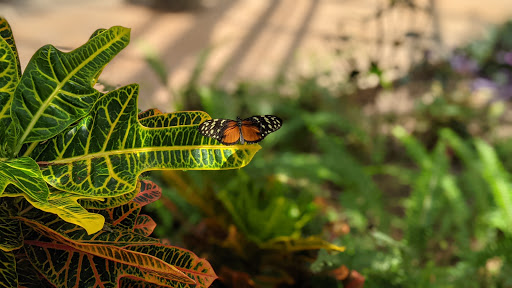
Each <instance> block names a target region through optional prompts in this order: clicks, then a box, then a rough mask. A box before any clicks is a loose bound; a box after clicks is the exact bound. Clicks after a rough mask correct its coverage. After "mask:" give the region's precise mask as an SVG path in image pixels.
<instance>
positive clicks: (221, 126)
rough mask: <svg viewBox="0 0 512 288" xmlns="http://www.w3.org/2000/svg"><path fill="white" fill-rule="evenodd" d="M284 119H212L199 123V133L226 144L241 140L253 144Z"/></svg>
mask: <svg viewBox="0 0 512 288" xmlns="http://www.w3.org/2000/svg"><path fill="white" fill-rule="evenodd" d="M281 125H283V120H281V118H279V117H277V116H273V115H265V116H252V117H249V118H245V119H243V120H242V119H240V117H236V120H229V119H211V120H206V121H204V122H203V123H201V124H200V125H199V128H198V130H199V133H201V134H202V135H203V136H206V137H210V138H213V139H215V140H217V141H219V142H220V143H222V144H224V145H233V144H236V143H237V142H239V141H240V144H244V143H245V142H247V143H249V144H252V143H258V142H260V141H261V140H263V138H265V137H266V136H267V135H268V134H270V133H272V132H274V131H276V130H277V129H279V128H281Z"/></svg>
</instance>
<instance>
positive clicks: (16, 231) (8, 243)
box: [0, 202, 23, 252]
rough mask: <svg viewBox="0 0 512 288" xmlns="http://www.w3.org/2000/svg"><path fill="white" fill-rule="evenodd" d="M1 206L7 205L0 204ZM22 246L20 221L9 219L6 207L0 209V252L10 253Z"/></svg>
mask: <svg viewBox="0 0 512 288" xmlns="http://www.w3.org/2000/svg"><path fill="white" fill-rule="evenodd" d="M2 204H7V203H6V202H2ZM21 246H23V235H22V234H21V226H20V221H18V220H17V219H13V218H11V216H10V215H9V208H8V207H1V208H0V250H2V251H6V252H8V251H12V250H15V249H19V248H21Z"/></svg>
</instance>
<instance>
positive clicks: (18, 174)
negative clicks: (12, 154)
mask: <svg viewBox="0 0 512 288" xmlns="http://www.w3.org/2000/svg"><path fill="white" fill-rule="evenodd" d="M9 184H12V185H13V186H15V187H17V188H18V189H20V191H21V193H24V194H26V195H27V196H28V197H29V198H30V199H32V201H35V202H41V203H45V202H47V199H48V194H49V190H48V186H47V185H46V182H45V181H44V179H43V177H42V175H41V171H39V166H38V165H37V163H36V162H35V161H34V160H33V159H31V158H29V157H21V158H15V159H10V160H6V161H1V162H0V195H1V194H2V193H3V192H4V190H5V188H6V187H7V185H9Z"/></svg>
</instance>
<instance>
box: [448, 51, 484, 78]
mask: <svg viewBox="0 0 512 288" xmlns="http://www.w3.org/2000/svg"><path fill="white" fill-rule="evenodd" d="M450 65H451V66H452V69H453V70H455V71H456V72H458V73H461V74H474V73H476V72H477V71H478V63H477V62H476V61H475V60H473V59H470V58H468V57H466V56H465V55H462V54H455V55H453V56H452V57H451V58H450Z"/></svg>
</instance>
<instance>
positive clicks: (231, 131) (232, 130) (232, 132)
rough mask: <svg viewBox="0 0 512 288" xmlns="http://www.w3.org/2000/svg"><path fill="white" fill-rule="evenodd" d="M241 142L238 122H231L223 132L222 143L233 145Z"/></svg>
mask: <svg viewBox="0 0 512 288" xmlns="http://www.w3.org/2000/svg"><path fill="white" fill-rule="evenodd" d="M238 140H240V128H239V127H238V125H237V123H236V121H233V120H230V122H228V124H227V125H226V127H225V128H224V130H222V139H221V140H219V141H220V143H222V144H224V145H233V144H235V143H236V142H238Z"/></svg>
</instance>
